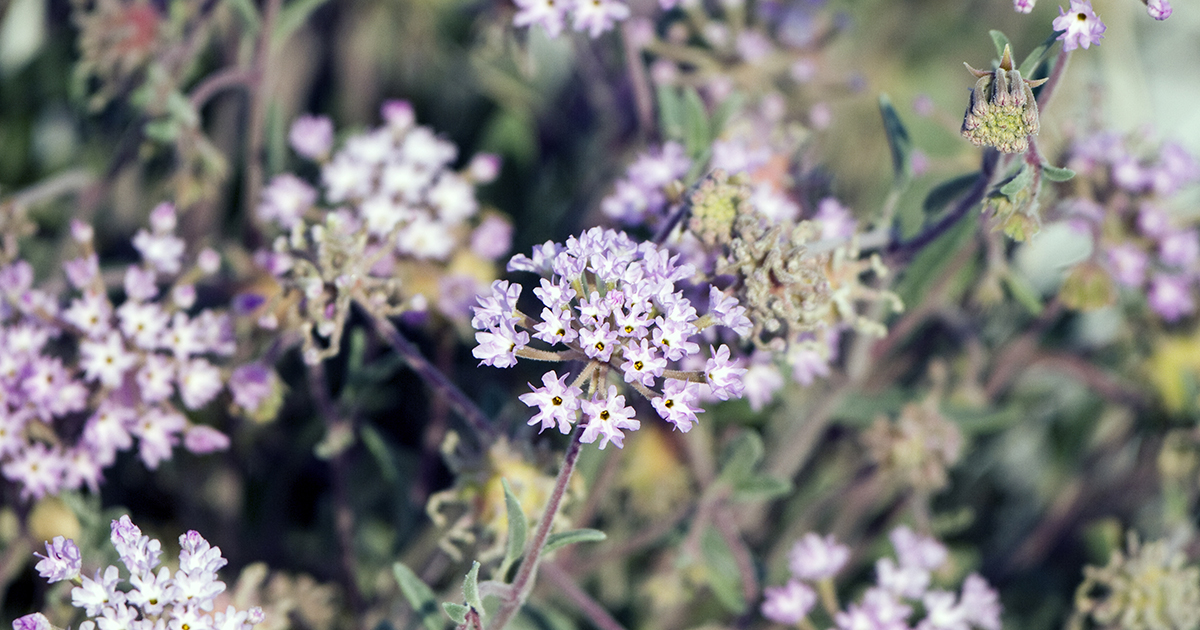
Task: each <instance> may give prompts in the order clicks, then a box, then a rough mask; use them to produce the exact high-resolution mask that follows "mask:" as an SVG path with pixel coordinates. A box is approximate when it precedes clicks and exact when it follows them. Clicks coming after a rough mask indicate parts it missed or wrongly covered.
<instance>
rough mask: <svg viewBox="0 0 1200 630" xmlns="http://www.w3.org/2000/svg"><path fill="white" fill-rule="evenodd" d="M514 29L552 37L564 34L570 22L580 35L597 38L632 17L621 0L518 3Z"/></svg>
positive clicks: (534, 0) (538, 0) (519, 0)
mask: <svg viewBox="0 0 1200 630" xmlns="http://www.w3.org/2000/svg"><path fill="white" fill-rule="evenodd" d="M516 5H517V14H516V15H514V16H513V25H515V26H521V27H525V26H528V27H532V26H541V27H542V28H543V29H545V30H546V34H547V35H549V36H550V37H558V36H559V35H561V34H562V31H563V27H564V26H565V25H566V22H567V19H568V18H570V20H571V25H572V27H573V28H574V29H575V30H577V31H587V34H588V36H589V37H592V38H596V37H599V36H600V35H601V34H602V33H604V32H606V31H609V30H611V29H612V28H613V26H614V25H615V24H616V23H617V22H620V21H621V20H624V19H625V18H628V17H629V7H628V6H626V4H625V3H624V2H622V1H621V0H516Z"/></svg>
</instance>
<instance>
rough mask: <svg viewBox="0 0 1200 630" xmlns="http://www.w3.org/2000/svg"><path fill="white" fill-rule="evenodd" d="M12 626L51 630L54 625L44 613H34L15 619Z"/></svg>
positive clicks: (31, 629)
mask: <svg viewBox="0 0 1200 630" xmlns="http://www.w3.org/2000/svg"><path fill="white" fill-rule="evenodd" d="M51 581H53V580H51ZM12 627H13V630H51V629H52V628H53V627H54V626H51V625H50V620H49V619H47V618H46V616H45V615H43V614H42V613H33V614H29V615H25V616H24V617H17V618H16V619H13V622H12Z"/></svg>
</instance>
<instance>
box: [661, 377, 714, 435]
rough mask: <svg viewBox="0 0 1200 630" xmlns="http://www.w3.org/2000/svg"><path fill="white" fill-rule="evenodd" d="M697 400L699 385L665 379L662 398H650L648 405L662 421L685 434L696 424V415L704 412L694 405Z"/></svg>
mask: <svg viewBox="0 0 1200 630" xmlns="http://www.w3.org/2000/svg"><path fill="white" fill-rule="evenodd" d="M699 398H700V392H699V384H697V383H692V382H690V381H680V380H676V379H667V382H666V384H665V385H664V386H663V394H662V396H658V397H655V398H652V399H651V400H650V404H651V405H652V406H653V407H654V410H655V411H657V412H658V415H660V416H662V419H663V420H666V421H667V422H670V423H671V424H673V425H675V428H676V429H679V430H680V431H681V432H683V433H687V432H688V431H691V430H692V426H693V425H695V424H696V422H698V420H697V418H696V414H697V413H698V412H701V411H704V409H702V408H700V407H699V406H698V405H696V403H697V402H698V400H699Z"/></svg>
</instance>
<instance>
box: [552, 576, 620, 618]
mask: <svg viewBox="0 0 1200 630" xmlns="http://www.w3.org/2000/svg"><path fill="white" fill-rule="evenodd" d="M543 569H544V570H545V571H546V577H548V578H550V583H551V584H553V585H554V586H555V587H556V588H557V589H558V590H559V591H562V594H563V595H565V596H566V597H567V599H569V600H571V603H573V604H575V607H576V608H578V609H579V610H580V612H582V613H583V614H584V615H586V616H587V618H588V620H589V621H591V622H592V623H593V624H595V626H596V627H597V628H600V630H625V626H622V625H621V624H620V622H618V621H617V620H616V619H614V618H613V616H612V615H610V614H609V612H608V611H607V610H605V609H604V606H601V605H600V602H597V601H596V600H595V599H592V596H591V595H588V594H587V593H586V592H584V590H583V589H582V588H580V587H579V585H578V584H576V583H575V580H574V579H572V578H571V574H569V573H567V572H566V571H564V570H563V568H562V567H560V566H558V564H556V563H554V562H547V563H546V564H545V565H543Z"/></svg>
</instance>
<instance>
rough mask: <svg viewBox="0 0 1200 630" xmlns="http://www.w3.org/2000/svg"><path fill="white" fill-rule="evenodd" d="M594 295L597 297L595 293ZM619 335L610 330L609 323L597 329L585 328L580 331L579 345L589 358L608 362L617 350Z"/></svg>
mask: <svg viewBox="0 0 1200 630" xmlns="http://www.w3.org/2000/svg"><path fill="white" fill-rule="evenodd" d="M592 295H595V294H594V293H593V294H592ZM617 343H618V342H617V333H616V332H615V331H613V330H609V327H608V322H604V323H603V324H600V326H599V327H597V328H590V327H586V326H585V327H584V328H581V329H580V330H579V345H581V346H583V352H584V354H586V355H587V356H588V357H589V358H592V359H596V360H597V361H605V362H607V361H608V360H609V359H610V358H611V357H612V353H613V350H615V349H616V348H617Z"/></svg>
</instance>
